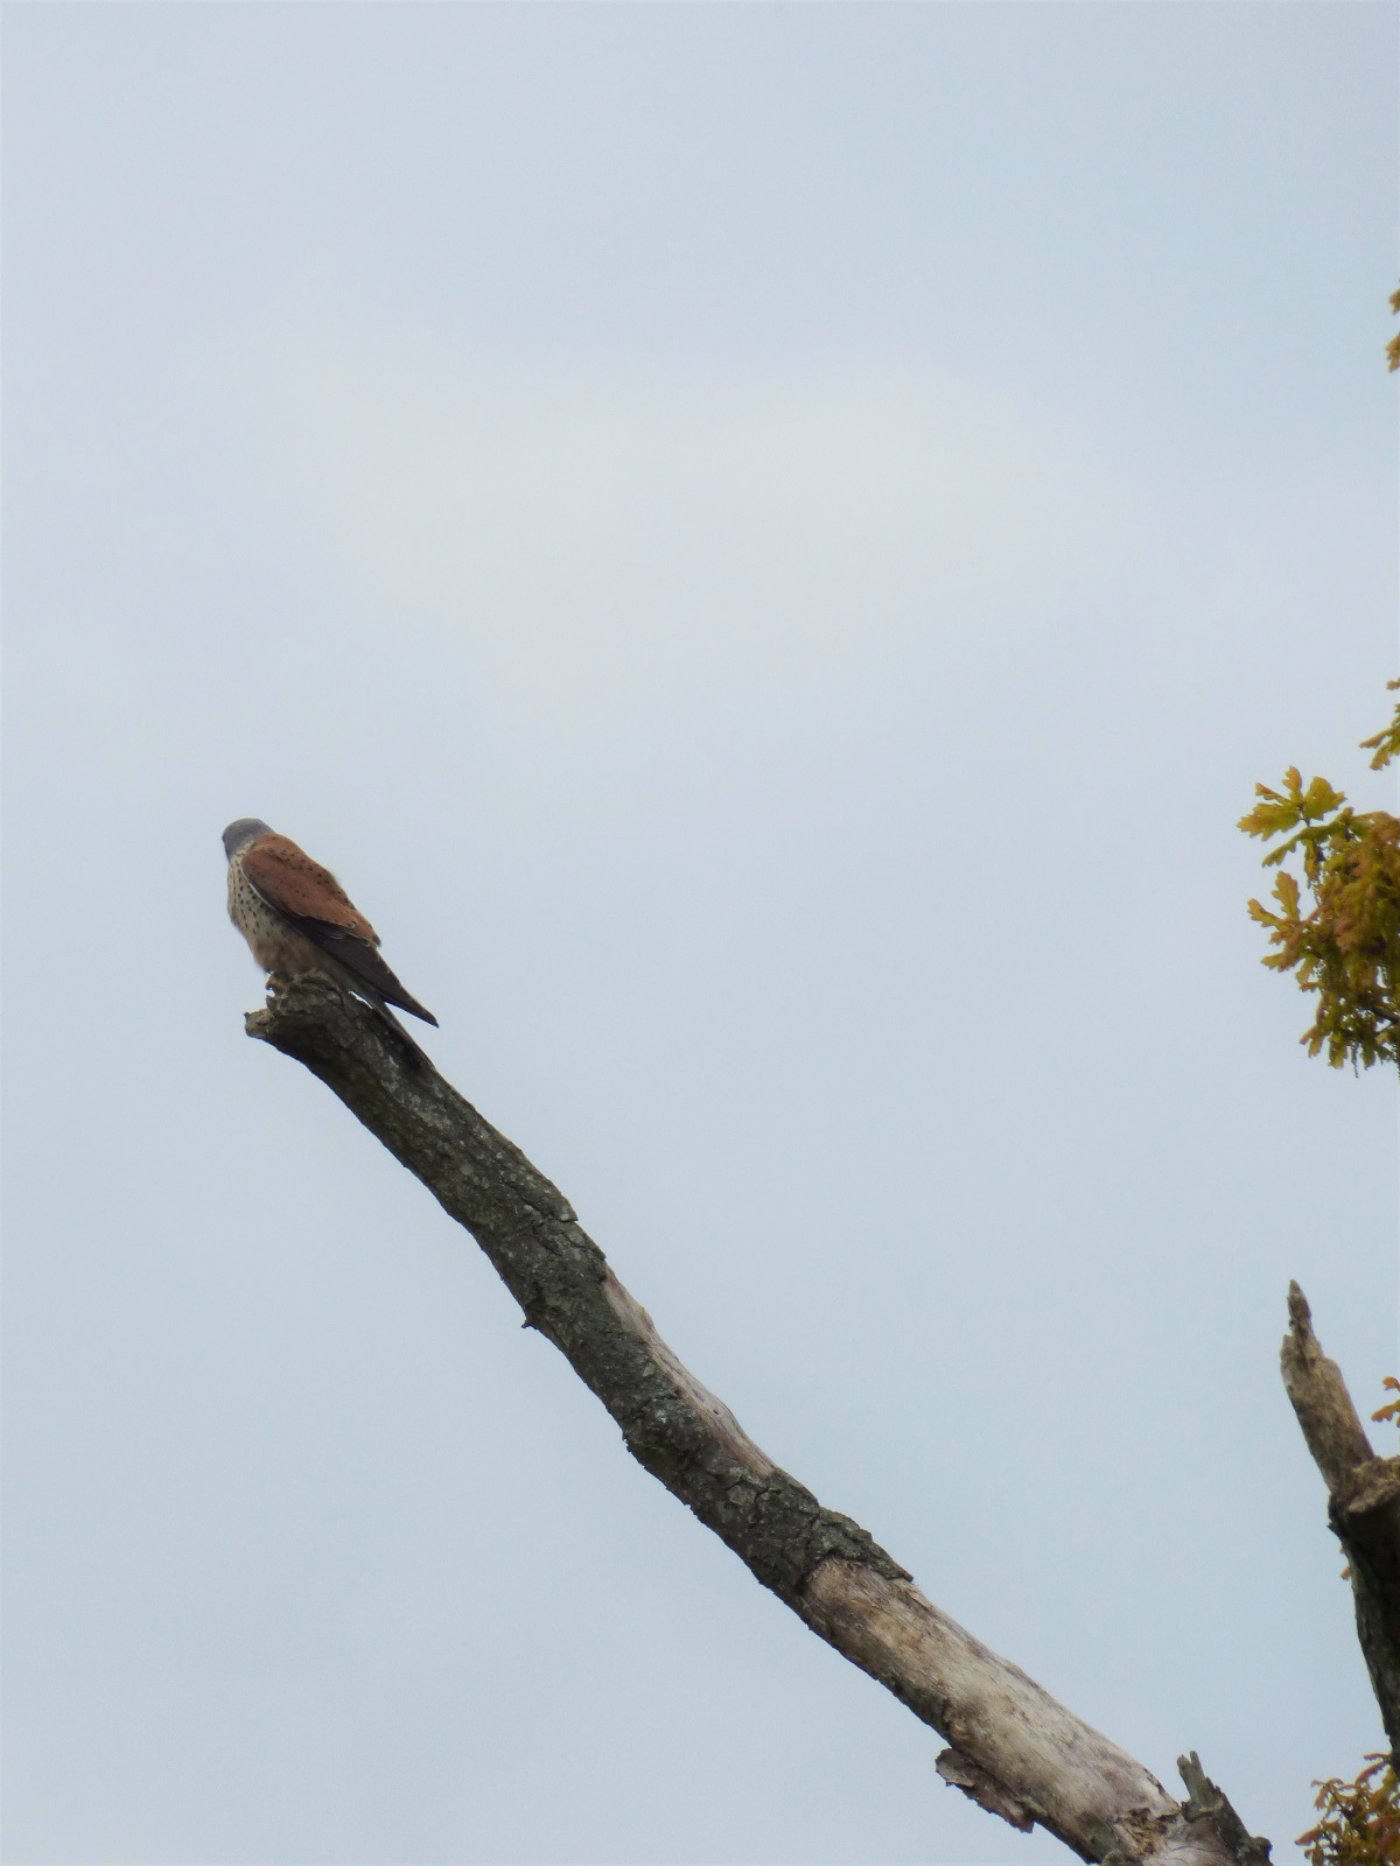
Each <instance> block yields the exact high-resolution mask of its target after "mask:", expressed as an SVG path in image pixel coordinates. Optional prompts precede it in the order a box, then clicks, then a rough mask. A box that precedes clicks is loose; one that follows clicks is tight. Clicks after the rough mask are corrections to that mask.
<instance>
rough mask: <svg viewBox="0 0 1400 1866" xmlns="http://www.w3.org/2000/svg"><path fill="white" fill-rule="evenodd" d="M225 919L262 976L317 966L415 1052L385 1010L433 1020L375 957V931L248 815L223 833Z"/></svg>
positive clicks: (292, 849) (327, 878)
mask: <svg viewBox="0 0 1400 1866" xmlns="http://www.w3.org/2000/svg"><path fill="white" fill-rule="evenodd" d="M224 854H225V855H227V857H228V917H229V919H230V920H232V922H233V924H234V925H235V926H236V927H237V928H238V930H239V932H240V933H241V934H242V935H243V937H244V939H246V940H247V942H248V945H249V948H250V949H251V951H252V954H253V957H254V958H255V959H256V960H257V962H258V964H259V965H260V966H261V967H262V968H263V970H264V971H265V972H267V973H268V974H269V976H270V977H271V978H272V979H274V980H276V979H283V978H296V977H297V976H299V975H300V974H301V973H304V972H319V973H320V974H321V975H322V977H325V978H331V979H334V980H335V982H336V984H338V985H340V986H341V987H342V988H343V989H344V990H346V991H350V992H353V993H354V995H355V996H356V997H357V998H363V999H364V1000H365V1001H366V1003H368V1004H371V1005H372V1006H373V1007H374V1009H375V1010H376V1011H378V1013H379V1015H380V1016H381V1017H382V1018H384V1019H385V1021H386V1022H387V1023H389V1024H391V1025H392V1026H393V1028H394V1029H395V1030H396V1031H397V1032H398V1034H399V1036H400V1037H401V1038H402V1039H403V1041H404V1042H405V1043H406V1044H407V1045H408V1047H409V1050H410V1051H411V1052H412V1053H413V1055H415V1056H417V1057H419V1058H423V1060H424V1061H426V1060H427V1059H426V1058H424V1057H423V1052H422V1050H420V1049H419V1048H418V1045H417V1044H416V1043H415V1042H414V1041H413V1038H412V1037H411V1036H409V1034H408V1032H407V1031H406V1030H405V1029H404V1027H403V1025H402V1024H401V1023H400V1022H399V1020H398V1018H397V1017H395V1016H394V1014H393V1012H392V1011H391V1010H390V1009H389V1006H390V1005H391V1004H396V1005H398V1006H399V1007H400V1009H402V1010H405V1011H411V1012H412V1013H413V1015H414V1016H415V1017H421V1018H422V1019H423V1020H424V1021H425V1022H426V1023H429V1024H432V1025H434V1026H436V1024H437V1019H436V1018H435V1017H434V1016H433V1014H432V1012H431V1011H427V1010H424V1008H423V1006H422V1005H421V1004H420V1003H419V1002H418V1000H417V999H416V998H414V997H411V996H410V995H409V993H408V992H406V991H405V990H404V988H403V986H402V985H401V984H400V983H399V981H398V979H397V978H395V976H394V974H393V973H392V972H391V971H390V970H389V968H388V966H387V965H386V964H385V963H384V961H383V960H382V959H381V958H380V956H379V935H378V934H377V933H376V932H375V930H374V928H373V927H372V926H371V925H370V923H369V921H368V920H366V919H365V917H364V915H363V914H362V913H361V912H360V911H359V909H358V908H357V907H356V906H355V904H354V902H353V901H352V900H351V899H350V896H349V895H348V894H347V893H346V892H345V890H344V888H342V887H341V885H340V883H339V882H338V881H337V880H336V878H335V876H334V875H333V874H332V873H331V872H330V870H329V869H327V868H322V867H321V865H320V863H319V862H313V861H312V859H311V857H310V856H309V855H306V854H304V853H303V851H302V850H300V849H299V848H298V847H297V845H296V844H295V843H294V842H293V841H291V840H290V838H289V837H287V836H279V835H278V834H277V832H276V830H274V829H269V828H268V826H267V824H266V823H264V822H261V821H260V820H259V819H258V818H257V817H255V816H243V817H240V818H239V819H238V821H237V822H236V823H230V824H229V826H228V828H227V829H226V830H225V831H224Z"/></svg>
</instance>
